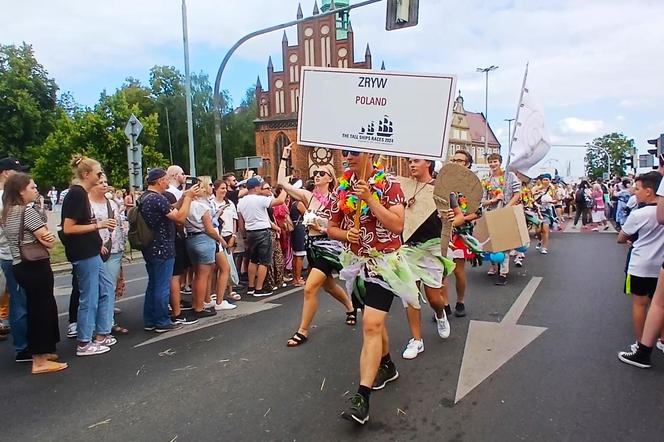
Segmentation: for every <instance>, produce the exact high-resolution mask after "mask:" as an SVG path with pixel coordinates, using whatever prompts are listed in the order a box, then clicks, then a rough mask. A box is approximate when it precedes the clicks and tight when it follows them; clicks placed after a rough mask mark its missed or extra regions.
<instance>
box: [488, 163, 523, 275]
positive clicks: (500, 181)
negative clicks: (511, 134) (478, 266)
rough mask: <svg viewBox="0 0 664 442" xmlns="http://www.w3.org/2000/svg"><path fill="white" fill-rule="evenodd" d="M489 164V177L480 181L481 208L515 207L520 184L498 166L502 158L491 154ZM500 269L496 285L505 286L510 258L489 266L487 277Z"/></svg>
mask: <svg viewBox="0 0 664 442" xmlns="http://www.w3.org/2000/svg"><path fill="white" fill-rule="evenodd" d="M487 161H488V162H489V176H486V177H484V178H483V179H482V188H483V189H484V193H483V195H482V207H483V208H484V210H487V211H491V210H496V209H500V208H502V207H505V206H515V205H517V204H519V201H521V182H520V181H519V179H518V178H517V176H516V175H515V174H514V173H513V172H507V171H505V170H503V169H502V168H501V167H500V165H501V163H502V162H503V157H502V156H501V155H500V154H497V153H492V154H491V155H489V156H488V157H487ZM499 269H500V275H498V281H496V285H505V284H507V274H508V273H509V272H510V256H509V253H505V260H504V261H503V262H502V264H500V265H498V266H497V265H496V264H491V265H490V266H489V272H488V275H489V276H494V275H495V274H496V273H498V271H499Z"/></svg>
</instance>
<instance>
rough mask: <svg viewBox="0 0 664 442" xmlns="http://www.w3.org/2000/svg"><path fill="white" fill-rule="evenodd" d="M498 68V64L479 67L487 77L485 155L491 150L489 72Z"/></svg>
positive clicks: (485, 94) (479, 70)
mask: <svg viewBox="0 0 664 442" xmlns="http://www.w3.org/2000/svg"><path fill="white" fill-rule="evenodd" d="M496 69H498V66H494V65H491V66H489V67H486V68H477V72H483V73H484V75H485V77H486V83H485V87H484V156H486V155H487V152H488V151H489V72H491V71H495V70H496Z"/></svg>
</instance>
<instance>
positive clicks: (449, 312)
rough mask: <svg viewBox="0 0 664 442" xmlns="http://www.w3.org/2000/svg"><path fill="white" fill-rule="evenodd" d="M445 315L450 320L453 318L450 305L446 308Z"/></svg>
mask: <svg viewBox="0 0 664 442" xmlns="http://www.w3.org/2000/svg"><path fill="white" fill-rule="evenodd" d="M445 314H446V315H447V317H448V318H449V317H450V316H452V307H450V305H449V304H448V305H446V306H445Z"/></svg>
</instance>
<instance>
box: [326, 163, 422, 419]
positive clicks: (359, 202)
mask: <svg viewBox="0 0 664 442" xmlns="http://www.w3.org/2000/svg"><path fill="white" fill-rule="evenodd" d="M342 153H343V156H344V157H345V160H346V161H347V162H348V167H349V169H348V170H347V171H346V172H345V173H344V175H343V176H342V177H341V179H340V181H339V187H338V188H337V192H336V195H335V201H334V204H333V205H332V218H331V220H330V222H329V224H328V229H327V232H328V235H329V236H330V238H332V239H336V240H339V241H343V242H344V251H343V252H342V253H341V257H340V259H341V264H342V265H343V269H342V270H341V272H340V277H341V279H343V280H344V281H345V282H346V288H347V290H348V291H349V292H353V296H354V299H355V300H357V301H358V302H359V303H360V304H362V305H363V306H364V313H363V320H362V329H363V345H362V353H361V356H360V382H359V389H358V391H357V393H356V394H354V395H353V396H351V398H350V399H349V402H350V403H349V405H348V408H347V409H346V410H345V411H344V412H343V414H342V417H344V418H345V419H347V420H350V421H355V422H357V423H359V424H364V423H366V422H367V421H368V420H369V395H370V393H371V390H372V389H381V388H383V387H384V386H385V384H386V383H387V382H390V381H393V380H395V379H397V378H398V377H399V373H398V372H397V369H396V367H395V365H394V363H393V362H392V359H391V357H390V352H389V343H388V334H387V328H386V324H385V320H386V319H387V313H388V312H389V310H390V306H391V305H392V300H393V299H394V295H399V296H400V297H402V300H403V301H404V302H405V303H408V304H411V305H413V306H414V307H415V308H419V299H418V291H417V285H416V283H415V276H414V275H413V274H412V271H410V267H409V266H408V265H406V262H405V259H404V258H403V257H402V256H401V255H400V254H399V249H400V248H401V233H402V232H403V229H404V218H405V215H404V214H405V203H406V201H405V198H404V195H403V192H402V191H401V186H400V185H399V183H398V182H396V181H395V180H394V178H392V177H389V176H387V175H386V174H385V171H384V170H383V166H382V165H381V164H380V163H379V162H378V163H376V164H373V167H372V157H371V155H369V154H365V153H359V152H350V151H346V150H344V151H343V152H342ZM369 170H372V172H371V177H370V178H368V179H367V178H366V174H367V172H368V171H369Z"/></svg>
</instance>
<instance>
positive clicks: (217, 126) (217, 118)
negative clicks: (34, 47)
mask: <svg viewBox="0 0 664 442" xmlns="http://www.w3.org/2000/svg"><path fill="white" fill-rule="evenodd" d="M382 1H383V0H365V1H363V2H360V3H357V4H354V5H349V6H344V7H343V8H336V9H331V10H329V11H327V12H324V13H322V14H318V15H317V16H316V17H318V18H321V17H326V16H328V15H334V14H338V13H340V12H344V11H350V10H351V9H356V8H361V7H362V6H367V5H371V4H373V3H378V2H382ZM183 2H184V0H183ZM309 19H310V17H307V18H301V19H299V20H293V21H289V22H286V23H282V24H280V25H275V26H270V27H269V28H265V29H261V30H258V31H254V32H252V33H250V34H247V35H245V36H244V37H242V38H241V39H239V40H238V41H237V42H236V43H235V44H234V45H233V46H231V48H230V49H229V50H228V52H227V53H226V56H225V57H224V59H223V60H222V62H221V65H219V70H218V71H217V78H216V79H215V81H214V142H215V153H216V156H217V177H218V178H220V177H221V176H222V175H223V174H224V160H223V157H222V153H223V152H222V143H221V123H222V121H221V117H222V115H221V94H220V91H221V76H222V75H223V74H224V69H226V64H227V63H228V60H229V59H230V58H231V55H233V53H234V52H235V51H236V50H237V48H239V47H240V45H242V43H244V42H246V41H247V40H250V39H252V38H254V37H257V36H259V35H263V34H267V33H268V32H273V31H278V30H279V29H284V28H289V27H291V26H295V25H297V24H299V23H304V22H306V21H307V20H309Z"/></svg>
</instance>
